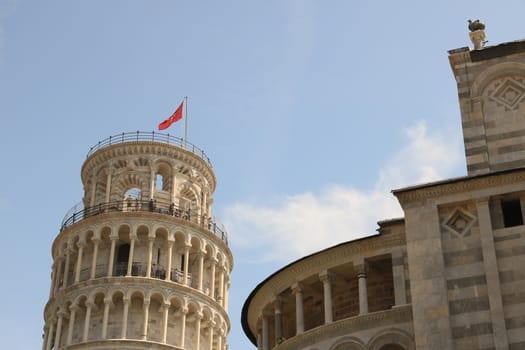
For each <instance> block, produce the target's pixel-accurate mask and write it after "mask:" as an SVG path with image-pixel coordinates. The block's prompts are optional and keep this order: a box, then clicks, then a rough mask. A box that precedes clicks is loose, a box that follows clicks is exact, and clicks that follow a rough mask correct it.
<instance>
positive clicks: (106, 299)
mask: <svg viewBox="0 0 525 350" xmlns="http://www.w3.org/2000/svg"><path fill="white" fill-rule="evenodd" d="M104 305H109V306H113V300H112V299H111V298H110V297H107V298H104Z"/></svg>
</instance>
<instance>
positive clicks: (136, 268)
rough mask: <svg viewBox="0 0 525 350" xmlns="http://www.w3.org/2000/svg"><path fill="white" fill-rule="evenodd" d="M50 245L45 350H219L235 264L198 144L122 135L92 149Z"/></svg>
mask: <svg viewBox="0 0 525 350" xmlns="http://www.w3.org/2000/svg"><path fill="white" fill-rule="evenodd" d="M81 178H82V183H83V188H84V197H83V199H82V201H81V202H80V203H79V204H78V205H77V206H75V207H74V208H73V209H71V210H70V211H69V212H68V213H67V214H66V217H65V218H64V221H63V222H62V225H61V227H60V232H59V233H58V235H57V237H56V238H55V240H54V242H53V246H52V257H53V266H52V273H51V288H50V292H49V301H48V303H47V305H46V306H45V311H44V318H45V326H44V339H43V347H42V348H43V350H51V349H54V350H58V349H75V350H77V349H78V350H84V349H86V350H87V349H97V350H98V349H104V350H109V349H163V350H168V349H195V350H224V349H227V341H226V336H227V334H228V331H229V329H230V321H229V318H228V312H227V310H228V289H229V285H230V272H231V269H232V267H233V257H232V254H231V251H230V249H229V248H228V240H227V236H226V233H225V231H224V229H223V228H222V226H221V225H220V224H218V223H217V221H216V220H215V219H214V218H213V216H212V211H211V207H212V203H213V192H214V190H215V186H216V178H215V174H214V172H213V169H212V166H211V163H210V161H209V159H208V157H207V156H206V155H205V154H204V152H203V151H202V150H201V149H199V148H197V147H196V146H194V145H192V144H190V143H187V142H184V141H183V140H181V139H179V138H174V137H171V136H169V135H166V134H159V133H144V132H134V133H123V134H120V135H116V136H112V137H109V138H107V139H105V140H103V141H100V142H99V143H97V144H96V145H95V146H94V147H92V148H91V149H90V150H89V152H88V154H87V159H86V160H85V162H84V164H83V165H82V170H81Z"/></svg>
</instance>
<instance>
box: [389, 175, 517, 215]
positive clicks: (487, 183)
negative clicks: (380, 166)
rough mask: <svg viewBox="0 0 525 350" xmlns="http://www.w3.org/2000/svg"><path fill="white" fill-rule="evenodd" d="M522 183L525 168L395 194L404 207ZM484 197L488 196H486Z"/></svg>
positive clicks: (420, 187) (465, 178) (407, 189)
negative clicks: (454, 195) (448, 196)
mask: <svg viewBox="0 0 525 350" xmlns="http://www.w3.org/2000/svg"><path fill="white" fill-rule="evenodd" d="M520 182H525V169H524V168H520V169H513V170H512V171H503V172H499V173H492V174H483V175H478V176H471V177H469V176H465V177H464V178H459V179H452V180H447V181H440V182H436V183H432V184H428V185H422V186H414V187H407V188H404V189H399V190H394V191H393V193H394V195H395V196H396V197H397V199H398V200H399V202H400V203H401V205H402V206H403V205H406V204H408V203H410V202H415V201H421V200H425V199H430V198H436V197H442V196H447V195H452V194H458V193H464V192H472V191H477V190H486V189H490V188H491V187H497V186H502V185H510V184H515V183H520ZM524 189H525V183H524ZM484 196H486V194H485V195H484Z"/></svg>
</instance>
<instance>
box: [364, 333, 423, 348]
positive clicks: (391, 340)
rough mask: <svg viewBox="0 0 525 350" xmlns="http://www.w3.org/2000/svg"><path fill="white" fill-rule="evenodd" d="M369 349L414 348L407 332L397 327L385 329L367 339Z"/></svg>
mask: <svg viewBox="0 0 525 350" xmlns="http://www.w3.org/2000/svg"><path fill="white" fill-rule="evenodd" d="M368 349H369V350H398V349H399V350H415V344H414V340H413V339H412V336H411V335H410V334H408V333H407V332H405V331H403V330H401V329H397V328H389V329H385V330H383V331H381V332H379V333H378V334H376V335H374V336H373V337H372V338H371V339H370V340H369V341H368Z"/></svg>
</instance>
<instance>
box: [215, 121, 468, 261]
mask: <svg viewBox="0 0 525 350" xmlns="http://www.w3.org/2000/svg"><path fill="white" fill-rule="evenodd" d="M405 135H406V137H407V139H408V142H407V144H406V146H405V147H403V148H402V149H401V150H399V151H398V152H395V153H394V154H393V156H392V157H391V158H390V160H389V161H388V162H387V163H386V164H385V165H384V166H383V167H382V169H381V170H380V171H379V174H378V180H377V182H376V186H374V188H373V189H371V190H361V189H356V188H352V187H344V186H339V185H330V186H327V187H326V188H323V189H321V190H320V191H319V192H318V193H311V192H307V193H302V194H296V195H286V196H282V197H281V198H280V200H279V204H278V205H274V206H271V205H267V206H258V205H254V204H247V203H236V204H234V205H231V206H229V207H227V208H226V210H225V213H224V218H225V222H226V223H227V227H228V228H229V232H230V240H231V242H232V244H233V245H235V246H238V247H239V248H242V251H243V252H249V256H250V257H251V259H252V260H253V262H272V261H275V262H280V263H282V262H289V261H292V260H294V259H297V258H299V257H301V256H303V255H305V254H309V253H312V252H315V251H318V250H321V249H324V248H326V247H329V246H332V245H335V244H338V243H341V242H344V241H348V240H352V239H356V238H360V237H364V236H368V235H371V234H374V233H375V229H376V227H377V225H376V223H377V221H379V220H384V219H388V218H393V217H401V216H402V215H403V213H402V210H401V208H400V206H399V205H398V203H397V201H396V199H395V198H394V197H393V196H392V194H391V193H390V190H391V189H393V188H399V187H403V186H406V185H411V184H418V183H424V182H429V181H435V180H439V179H444V178H445V177H446V176H447V175H448V176H450V173H451V171H454V170H455V169H457V168H458V165H460V163H461V159H462V157H461V155H460V151H459V147H457V145H456V144H455V143H454V142H450V141H449V140H446V139H445V138H443V137H442V136H440V135H437V134H433V135H428V134H427V130H426V125H425V123H424V122H419V123H417V124H416V125H415V126H412V127H409V128H407V129H406V130H405ZM455 136H457V135H455ZM453 139H455V140H457V139H458V137H454V138H453ZM327 180H329V179H327Z"/></svg>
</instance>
